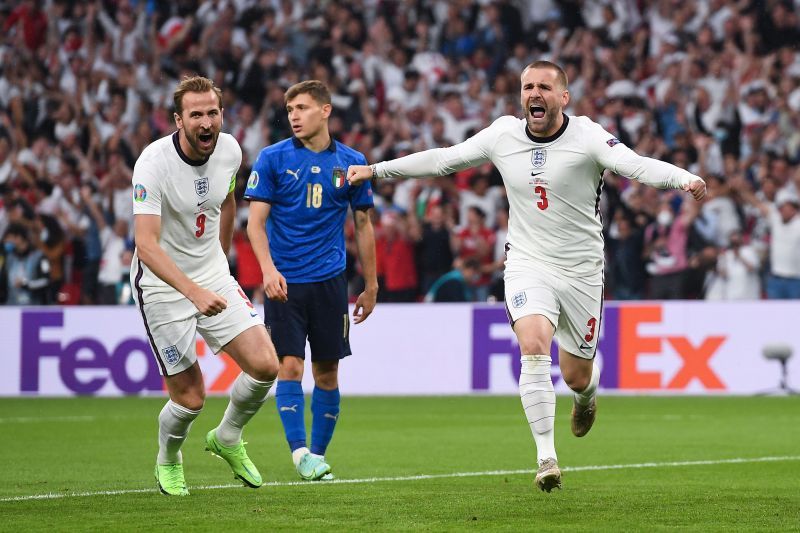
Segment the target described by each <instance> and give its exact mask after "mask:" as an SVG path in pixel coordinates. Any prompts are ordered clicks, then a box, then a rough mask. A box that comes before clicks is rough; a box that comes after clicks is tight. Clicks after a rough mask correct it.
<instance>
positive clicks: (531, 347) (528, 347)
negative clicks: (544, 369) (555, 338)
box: [519, 339, 550, 355]
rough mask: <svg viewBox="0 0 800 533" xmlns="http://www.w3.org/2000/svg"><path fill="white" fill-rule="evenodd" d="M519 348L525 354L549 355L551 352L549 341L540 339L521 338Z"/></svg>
mask: <svg viewBox="0 0 800 533" xmlns="http://www.w3.org/2000/svg"><path fill="white" fill-rule="evenodd" d="M519 349H520V353H522V354H523V355H548V354H549V353H550V346H549V343H548V344H545V342H544V341H542V340H540V339H520V341H519Z"/></svg>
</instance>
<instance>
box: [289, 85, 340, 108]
mask: <svg viewBox="0 0 800 533" xmlns="http://www.w3.org/2000/svg"><path fill="white" fill-rule="evenodd" d="M301 94H308V95H310V96H311V98H313V99H314V100H315V101H316V102H318V103H320V104H322V105H325V104H330V103H331V91H330V89H328V86H327V85H325V84H324V83H323V82H321V81H319V80H306V81H301V82H300V83H295V84H294V85H292V86H291V87H289V88H288V89H286V93H285V94H284V95H283V103H284V104H288V103H289V100H293V99H294V98H296V97H297V96H298V95H301Z"/></svg>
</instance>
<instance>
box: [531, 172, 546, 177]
mask: <svg viewBox="0 0 800 533" xmlns="http://www.w3.org/2000/svg"><path fill="white" fill-rule="evenodd" d="M539 174H544V172H531V176H538V175H539Z"/></svg>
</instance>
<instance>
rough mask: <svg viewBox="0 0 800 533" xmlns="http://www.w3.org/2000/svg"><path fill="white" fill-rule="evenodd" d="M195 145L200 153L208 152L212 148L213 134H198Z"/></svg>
mask: <svg viewBox="0 0 800 533" xmlns="http://www.w3.org/2000/svg"><path fill="white" fill-rule="evenodd" d="M197 145H198V147H199V148H200V149H201V150H202V151H204V152H205V151H209V150H211V149H212V148H213V147H214V134H213V133H212V132H210V131H209V132H203V131H201V132H199V133H198V134H197Z"/></svg>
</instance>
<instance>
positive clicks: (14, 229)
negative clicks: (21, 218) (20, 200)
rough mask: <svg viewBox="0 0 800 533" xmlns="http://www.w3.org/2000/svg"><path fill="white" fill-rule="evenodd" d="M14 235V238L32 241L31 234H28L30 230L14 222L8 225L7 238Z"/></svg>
mask: <svg viewBox="0 0 800 533" xmlns="http://www.w3.org/2000/svg"><path fill="white" fill-rule="evenodd" d="M11 235H13V236H14V237H19V238H21V239H25V240H26V241H27V240H30V233H29V232H28V228H27V227H26V226H25V225H23V224H20V223H19V222H12V223H11V224H9V225H8V228H7V229H6V237H9V236H11Z"/></svg>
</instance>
